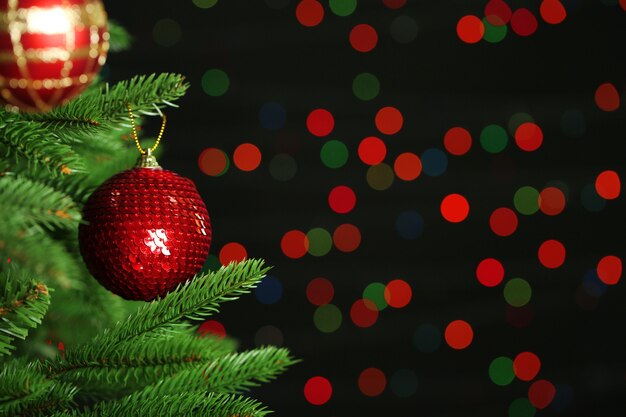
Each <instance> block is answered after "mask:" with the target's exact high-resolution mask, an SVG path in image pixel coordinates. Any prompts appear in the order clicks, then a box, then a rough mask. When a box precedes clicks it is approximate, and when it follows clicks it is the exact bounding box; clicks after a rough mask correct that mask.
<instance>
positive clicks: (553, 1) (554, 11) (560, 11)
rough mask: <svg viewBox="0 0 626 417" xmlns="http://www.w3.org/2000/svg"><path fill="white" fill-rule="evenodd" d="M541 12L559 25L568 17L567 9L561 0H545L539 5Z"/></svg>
mask: <svg viewBox="0 0 626 417" xmlns="http://www.w3.org/2000/svg"><path fill="white" fill-rule="evenodd" d="M539 14H540V15H541V18H542V19H543V20H544V21H545V22H546V23H549V24H551V25H558V24H559V23H561V22H563V21H564V20H565V18H566V17H567V11H566V10H565V7H564V6H563V4H562V3H561V2H560V1H559V0H543V1H542V2H541V6H539Z"/></svg>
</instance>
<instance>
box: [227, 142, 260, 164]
mask: <svg viewBox="0 0 626 417" xmlns="http://www.w3.org/2000/svg"><path fill="white" fill-rule="evenodd" d="M233 162H234V163H235V166H236V167H237V168H239V169H240V170H242V171H254V170H255V169H257V168H258V167H259V165H260V164H261V151H260V150H259V148H258V147H257V146H256V145H254V144H252V143H242V144H241V145H239V146H237V148H236V149H235V152H234V153H233Z"/></svg>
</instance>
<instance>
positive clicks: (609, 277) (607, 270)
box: [596, 255, 622, 285]
mask: <svg viewBox="0 0 626 417" xmlns="http://www.w3.org/2000/svg"><path fill="white" fill-rule="evenodd" d="M596 272H597V273H598V278H600V281H602V282H604V283H605V284H607V285H615V284H617V283H618V282H619V280H620V279H621V278H622V260H621V259H620V258H618V257H617V256H614V255H609V256H605V257H604V258H602V259H600V262H598V266H597V268H596Z"/></svg>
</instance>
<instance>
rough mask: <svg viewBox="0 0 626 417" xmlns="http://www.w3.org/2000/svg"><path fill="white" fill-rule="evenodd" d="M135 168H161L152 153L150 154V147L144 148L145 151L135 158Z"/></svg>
mask: <svg viewBox="0 0 626 417" xmlns="http://www.w3.org/2000/svg"><path fill="white" fill-rule="evenodd" d="M135 167H137V168H151V169H163V168H161V165H159V163H158V162H157V160H156V158H155V157H154V155H152V149H150V148H148V149H146V153H144V154H142V155H140V156H139V159H137V165H135Z"/></svg>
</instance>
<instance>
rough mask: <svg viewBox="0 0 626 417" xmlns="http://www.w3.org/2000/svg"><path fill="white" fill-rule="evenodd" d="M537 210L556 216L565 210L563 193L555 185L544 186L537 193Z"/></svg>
mask: <svg viewBox="0 0 626 417" xmlns="http://www.w3.org/2000/svg"><path fill="white" fill-rule="evenodd" d="M539 210H541V212H542V213H544V214H547V215H548V216H556V215H558V214H561V213H562V212H563V210H565V194H563V191H561V190H559V189H558V188H556V187H547V188H544V189H543V190H542V191H541V192H540V193H539Z"/></svg>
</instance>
